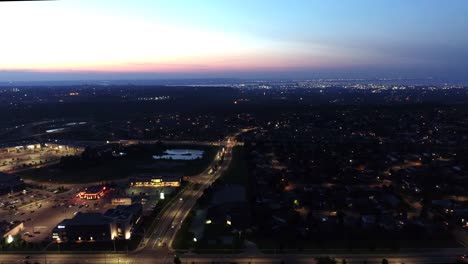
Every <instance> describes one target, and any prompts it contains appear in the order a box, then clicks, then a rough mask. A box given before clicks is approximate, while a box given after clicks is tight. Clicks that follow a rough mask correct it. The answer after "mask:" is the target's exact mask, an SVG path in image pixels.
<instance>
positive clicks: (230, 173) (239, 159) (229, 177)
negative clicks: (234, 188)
mask: <svg viewBox="0 0 468 264" xmlns="http://www.w3.org/2000/svg"><path fill="white" fill-rule="evenodd" d="M248 181H249V171H248V168H247V161H246V157H245V149H244V147H242V146H235V147H234V148H233V149H232V160H231V164H230V165H229V168H228V169H227V170H226V172H225V173H224V174H223V175H221V177H220V178H219V179H218V183H220V184H241V185H244V186H246V185H247V184H248Z"/></svg>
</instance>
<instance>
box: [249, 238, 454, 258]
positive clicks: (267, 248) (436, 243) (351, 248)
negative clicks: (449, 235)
mask: <svg viewBox="0 0 468 264" xmlns="http://www.w3.org/2000/svg"><path fill="white" fill-rule="evenodd" d="M255 242H256V244H257V245H258V247H259V249H260V250H261V251H262V252H263V253H265V254H278V253H285V254H286V253H290V254H294V253H311V254H312V253H318V252H320V253H336V252H343V253H377V252H398V251H404V250H407V249H431V248H434V249H439V248H458V247H461V245H460V244H458V243H457V242H456V241H454V240H451V239H434V240H432V239H413V240H345V239H343V240H323V241H320V242H317V243H312V242H307V243H300V242H299V243H297V244H296V245H292V244H293V243H284V244H282V245H281V243H279V242H277V241H272V240H255Z"/></svg>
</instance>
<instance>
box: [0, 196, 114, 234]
mask: <svg viewBox="0 0 468 264" xmlns="http://www.w3.org/2000/svg"><path fill="white" fill-rule="evenodd" d="M77 193H78V189H74V188H73V189H71V190H69V191H67V192H65V193H60V194H54V193H52V192H50V191H46V190H37V189H33V190H30V191H28V193H27V194H22V193H14V194H12V195H3V196H1V197H0V200H2V201H12V202H14V201H16V200H18V201H19V202H16V203H14V205H15V206H16V207H15V208H10V206H6V207H5V206H3V207H2V209H0V221H2V220H6V221H8V222H10V221H23V222H24V227H25V230H24V231H23V234H22V235H23V238H24V239H25V240H26V241H29V242H41V241H43V240H49V239H51V232H52V229H53V228H54V227H55V226H56V225H57V224H58V223H59V222H61V221H62V220H63V219H65V218H72V217H73V216H74V214H75V213H77V212H101V213H102V212H105V211H106V210H108V209H109V208H112V207H114V206H112V205H111V203H110V196H108V197H105V198H104V199H100V200H82V199H80V198H77V197H76V194H77ZM31 196H34V197H31ZM21 199H23V200H24V201H26V203H24V204H23V202H21Z"/></svg>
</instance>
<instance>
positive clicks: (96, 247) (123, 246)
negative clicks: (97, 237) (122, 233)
mask: <svg viewBox="0 0 468 264" xmlns="http://www.w3.org/2000/svg"><path fill="white" fill-rule="evenodd" d="M142 238H143V237H142V236H141V235H134V236H132V238H131V239H130V240H115V241H100V242H92V243H59V244H57V243H52V244H50V245H49V247H47V249H46V251H49V252H61V251H84V252H88V251H89V252H98V251H101V252H112V251H115V252H129V251H133V250H135V249H136V248H137V247H138V244H139V243H140V241H141V239H142Z"/></svg>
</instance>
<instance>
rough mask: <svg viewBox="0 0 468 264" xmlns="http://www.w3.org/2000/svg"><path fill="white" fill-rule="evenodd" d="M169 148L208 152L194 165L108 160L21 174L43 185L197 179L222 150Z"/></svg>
mask: <svg viewBox="0 0 468 264" xmlns="http://www.w3.org/2000/svg"><path fill="white" fill-rule="evenodd" d="M167 148H194V149H200V150H204V151H205V154H204V155H203V158H201V159H198V160H190V161H175V160H174V161H173V160H164V161H156V160H153V159H152V157H151V155H147V156H145V157H141V156H130V155H129V156H125V157H119V158H113V159H110V160H105V161H102V162H99V163H97V164H92V165H87V166H79V167H75V168H69V169H67V168H64V167H63V166H61V164H55V165H51V166H48V167H43V168H38V169H32V170H26V171H23V172H20V173H18V174H19V175H21V177H23V178H26V179H32V180H37V181H43V182H54V183H86V182H99V181H112V180H118V179H122V178H126V177H129V176H131V175H132V174H135V173H164V172H170V173H181V174H183V175H187V176H190V175H196V174H198V173H201V172H202V171H203V170H205V169H206V168H207V167H208V166H209V164H210V163H211V161H212V160H213V159H214V157H215V155H216V152H217V150H218V147H215V146H191V145H187V146H181V145H177V146H167Z"/></svg>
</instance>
